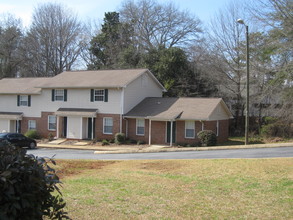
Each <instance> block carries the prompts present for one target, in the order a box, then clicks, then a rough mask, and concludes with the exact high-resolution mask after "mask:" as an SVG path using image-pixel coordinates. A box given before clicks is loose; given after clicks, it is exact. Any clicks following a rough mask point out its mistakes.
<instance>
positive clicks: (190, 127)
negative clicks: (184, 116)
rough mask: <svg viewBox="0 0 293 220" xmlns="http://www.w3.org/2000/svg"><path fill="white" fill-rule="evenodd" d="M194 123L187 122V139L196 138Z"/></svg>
mask: <svg viewBox="0 0 293 220" xmlns="http://www.w3.org/2000/svg"><path fill="white" fill-rule="evenodd" d="M194 127H195V126H194V121H185V138H194V133H195V128H194Z"/></svg>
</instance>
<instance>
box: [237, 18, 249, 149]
mask: <svg viewBox="0 0 293 220" xmlns="http://www.w3.org/2000/svg"><path fill="white" fill-rule="evenodd" d="M237 23H239V24H242V25H244V26H245V29H246V107H245V114H246V115H245V145H248V144H249V143H248V129H249V36H248V25H246V24H245V23H244V21H243V20H242V19H237Z"/></svg>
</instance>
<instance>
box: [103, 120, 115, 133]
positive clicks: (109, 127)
mask: <svg viewBox="0 0 293 220" xmlns="http://www.w3.org/2000/svg"><path fill="white" fill-rule="evenodd" d="M103 132H104V134H112V133H113V118H104V131H103Z"/></svg>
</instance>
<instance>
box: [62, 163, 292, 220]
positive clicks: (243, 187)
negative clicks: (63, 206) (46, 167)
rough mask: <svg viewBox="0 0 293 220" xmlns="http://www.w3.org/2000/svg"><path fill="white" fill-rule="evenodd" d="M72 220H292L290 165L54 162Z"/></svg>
mask: <svg viewBox="0 0 293 220" xmlns="http://www.w3.org/2000/svg"><path fill="white" fill-rule="evenodd" d="M57 166H58V167H57V170H59V171H60V177H61V180H62V181H63V183H64V184H63V187H62V189H61V191H62V193H63V196H64V199H65V201H66V202H67V210H68V212H69V215H70V217H71V218H73V219H292V218H293V199H292V198H293V159H231V160H222V159H221V160H219V159H218V160H148V161H147V160H145V161H76V160H74V161H68V160H59V161H57Z"/></svg>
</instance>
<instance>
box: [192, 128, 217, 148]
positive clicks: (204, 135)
mask: <svg viewBox="0 0 293 220" xmlns="http://www.w3.org/2000/svg"><path fill="white" fill-rule="evenodd" d="M197 137H198V138H199V140H200V143H201V145H202V146H215V145H216V144H217V135H216V134H215V133H214V132H213V131H211V130H203V131H200V132H198V133H197Z"/></svg>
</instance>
